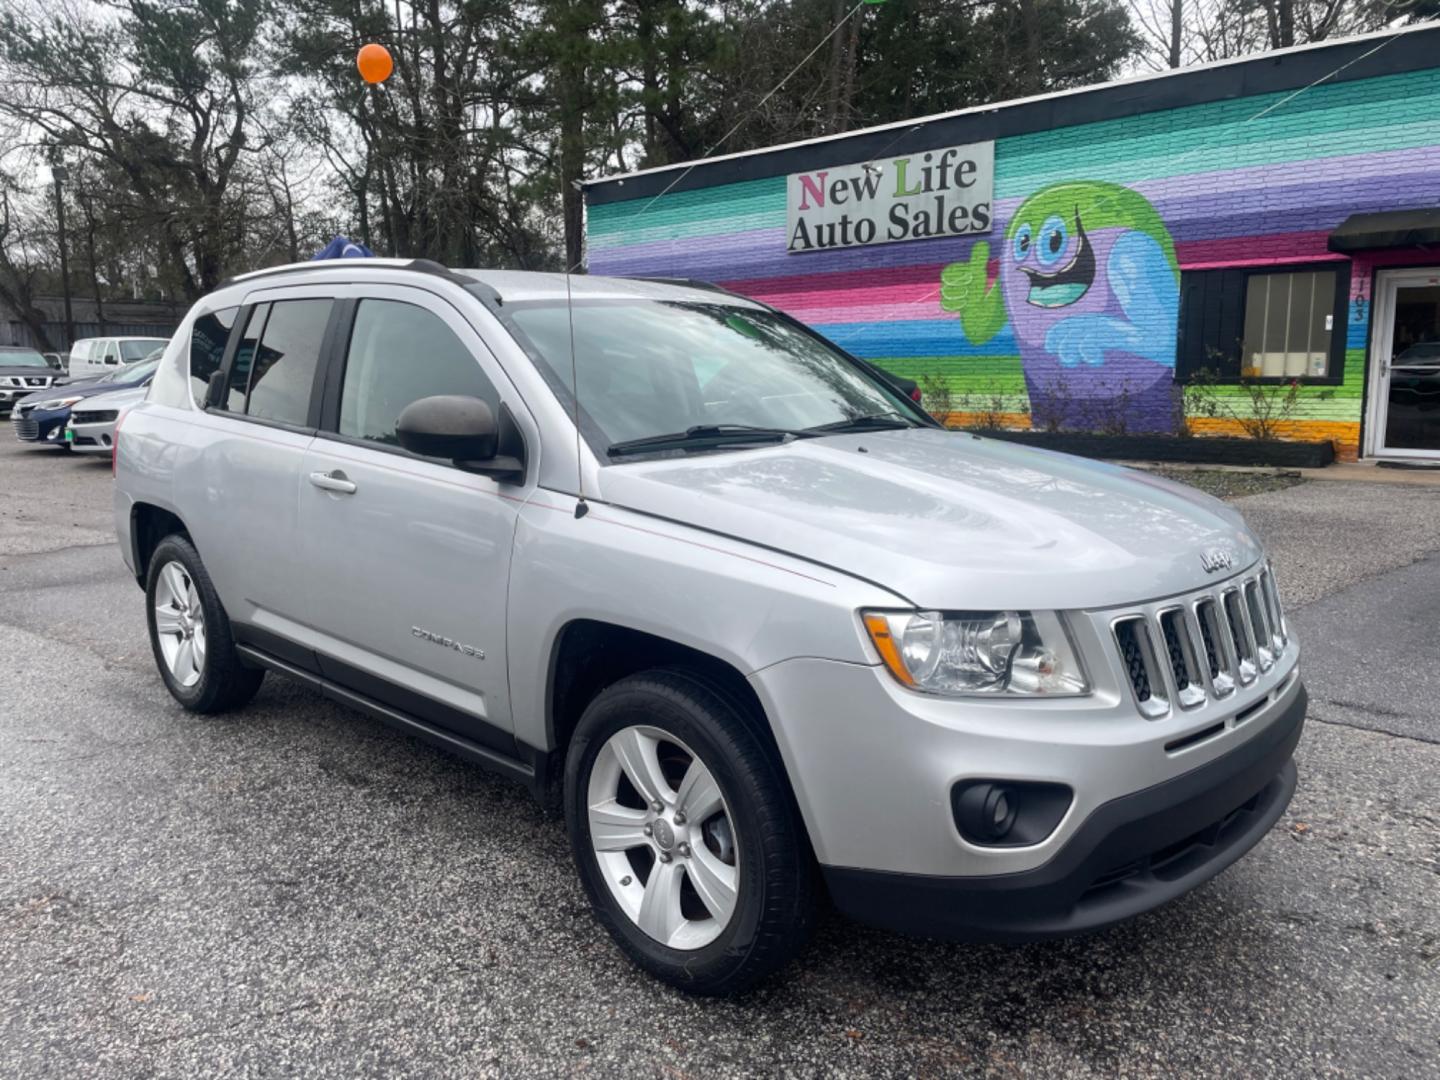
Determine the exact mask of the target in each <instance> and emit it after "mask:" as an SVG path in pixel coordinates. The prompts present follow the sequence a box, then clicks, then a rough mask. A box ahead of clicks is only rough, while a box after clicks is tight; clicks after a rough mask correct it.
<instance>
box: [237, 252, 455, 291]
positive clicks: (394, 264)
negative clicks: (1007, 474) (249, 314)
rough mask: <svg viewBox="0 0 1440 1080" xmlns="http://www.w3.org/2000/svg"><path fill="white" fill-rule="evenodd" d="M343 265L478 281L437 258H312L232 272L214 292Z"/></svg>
mask: <svg viewBox="0 0 1440 1080" xmlns="http://www.w3.org/2000/svg"><path fill="white" fill-rule="evenodd" d="M340 267H344V268H345V269H347V270H354V269H360V268H365V269H370V270H410V271H412V272H414V273H417V274H429V275H431V276H432V277H438V278H443V279H444V280H446V281H448V282H450V283H451V284H453V285H461V286H468V285H473V284H474V283H475V281H474V279H473V278H467V277H463V276H462V275H460V274H457V273H456V272H455V271H454V270H451V269H450V268H449V267H448V266H446V265H444V264H443V263H438V262H436V261H435V260H434V259H410V260H408V261H404V262H402V261H400V260H398V259H376V258H364V259H322V260H320V261H318V262H316V261H313V260H312V261H310V262H298V263H285V264H284V265H283V266H269V267H266V268H265V269H263V270H250V271H247V272H246V273H243V274H233V275H231V276H230V277H227V278H226V279H225V280H224V281H222V282H220V284H219V285H216V286H215V288H214V290H212V291H215V292H218V291H219V290H220V289H224V288H228V287H229V286H231V285H235V284H238V283H239V282H242V281H254V280H255V279H256V278H262V277H272V276H274V275H276V274H288V273H292V272H294V271H296V270H329V269H338V268H340Z"/></svg>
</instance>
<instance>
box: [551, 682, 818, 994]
mask: <svg viewBox="0 0 1440 1080" xmlns="http://www.w3.org/2000/svg"><path fill="white" fill-rule="evenodd" d="M748 720H749V718H748V717H747V716H746V715H745V713H744V705H743V704H742V703H740V702H739V701H738V700H736V699H734V698H733V697H732V696H731V695H729V694H728V693H727V692H726V691H725V690H724V688H723V687H721V686H719V685H717V684H714V683H711V682H709V681H707V680H705V679H703V678H701V677H699V676H696V675H693V674H691V673H688V672H684V671H675V670H657V671H650V672H644V673H642V674H639V675H633V676H630V677H629V678H626V679H622V680H621V681H619V682H617V683H616V684H614V685H613V686H611V687H609V688H608V689H606V690H604V691H603V692H602V693H600V694H599V695H598V696H597V697H596V698H595V700H594V701H592V702H591V703H590V705H589V707H588V708H587V709H586V710H585V714H584V716H582V717H581V720H580V723H579V725H578V727H577V728H576V732H575V736H574V738H573V739H572V740H571V743H570V749H569V752H568V754H567V759H566V771H565V805H566V820H567V824H568V826H569V831H570V839H571V844H572V846H573V848H574V852H575V859H576V863H577V865H578V867H579V871H580V877H581V880H582V881H583V882H584V885H585V888H586V891H587V893H588V894H589V896H590V900H591V902H592V904H593V905H594V907H595V910H596V912H597V914H598V916H599V919H600V921H601V922H602V923H603V924H604V925H605V927H606V929H608V930H609V931H610V933H611V935H612V936H613V937H614V938H615V940H616V941H617V942H618V943H619V945H620V947H621V948H622V949H623V950H624V951H625V952H626V953H627V954H628V955H629V956H630V957H631V959H632V960H634V961H635V962H636V963H637V964H639V965H640V966H641V967H642V968H645V969H646V970H647V971H650V972H651V973H653V974H655V975H657V976H659V977H660V978H661V979H663V980H665V981H666V982H668V983H671V984H672V985H674V986H677V987H679V988H681V989H684V990H689V991H691V992H694V993H702V994H730V993H737V992H739V991H741V990H744V989H746V988H748V987H750V986H753V985H754V984H755V983H756V982H758V981H759V980H761V979H763V978H765V977H766V976H767V975H769V974H770V973H771V972H773V971H775V970H776V969H777V968H779V967H780V966H781V965H782V964H784V963H785V962H786V961H787V960H789V959H790V957H791V956H793V955H794V953H795V952H796V950H797V949H798V948H799V947H800V945H801V944H802V943H803V942H804V940H805V938H806V937H807V935H808V932H809V929H810V926H811V923H812V921H813V916H814V874H813V868H812V866H811V862H810V852H809V846H808V843H807V842H806V838H805V836H804V831H803V827H802V826H801V823H800V821H799V819H798V815H797V814H796V812H795V809H794V804H793V802H792V800H791V799H790V797H789V793H788V791H787V789H786V787H785V784H784V780H783V779H782V777H781V775H780V772H779V769H778V766H777V763H776V762H775V761H774V759H773V757H772V755H771V754H770V753H769V752H768V751H767V749H766V748H765V746H764V745H763V744H762V742H761V740H760V739H759V738H758V737H757V735H756V733H755V732H754V730H753V729H752V728H751V726H750V724H749V722H748Z"/></svg>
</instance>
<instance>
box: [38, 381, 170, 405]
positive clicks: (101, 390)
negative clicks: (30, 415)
mask: <svg viewBox="0 0 1440 1080" xmlns="http://www.w3.org/2000/svg"><path fill="white" fill-rule="evenodd" d="M125 389H136V388H135V387H125V386H117V385H115V384H114V383H97V382H75V383H56V384H55V385H54V386H51V387H49V388H48V389H46V390H37V391H35V392H34V393H33V394H27V395H25V396H24V397H23V398H21V399H20V402H21V403H23V404H25V405H38V404H40V402H42V401H49V400H50V399H51V398H54V397H78V398H92V397H96V396H98V395H100V394H111V393H115V392H116V391H118V390H125ZM141 389H143V388H141Z"/></svg>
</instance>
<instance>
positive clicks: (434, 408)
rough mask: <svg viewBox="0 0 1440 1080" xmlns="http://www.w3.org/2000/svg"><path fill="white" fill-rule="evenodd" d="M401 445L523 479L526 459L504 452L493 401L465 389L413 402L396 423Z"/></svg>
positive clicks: (514, 479)
mask: <svg viewBox="0 0 1440 1080" xmlns="http://www.w3.org/2000/svg"><path fill="white" fill-rule="evenodd" d="M395 436H396V438H398V439H399V440H400V445H401V446H402V447H404V448H405V449H406V450H409V451H410V452H411V453H412V454H419V455H420V456H421V457H436V458H449V459H450V460H451V461H453V462H454V463H455V466H456V468H460V469H464V470H465V471H466V472H473V473H478V474H479V475H481V476H488V477H490V478H491V479H493V480H504V481H507V482H510V483H522V482H524V479H525V463H524V462H523V461H521V460H520V459H519V458H518V457H513V456H511V455H508V454H501V453H500V443H501V438H500V424H499V423H498V422H497V421H496V418H495V414H494V412H493V411H491V409H490V406H489V404H488V403H486V402H484V401H482V400H480V399H479V398H477V397H466V396H464V395H460V394H437V395H436V396H434V397H426V398H420V399H419V400H418V401H412V402H411V403H410V404H409V405H407V406H405V409H404V411H403V412H401V414H400V419H399V420H397V421H396V422H395Z"/></svg>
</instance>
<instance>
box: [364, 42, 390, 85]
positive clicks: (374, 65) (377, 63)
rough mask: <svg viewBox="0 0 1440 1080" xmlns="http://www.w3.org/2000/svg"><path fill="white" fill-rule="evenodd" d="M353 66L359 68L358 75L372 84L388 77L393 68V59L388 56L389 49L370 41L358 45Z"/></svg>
mask: <svg viewBox="0 0 1440 1080" xmlns="http://www.w3.org/2000/svg"><path fill="white" fill-rule="evenodd" d="M355 66H356V67H357V68H359V69H360V77H361V78H362V79H364V80H365V81H366V82H367V83H371V84H372V85H373V84H375V83H382V82H384V81H385V80H386V79H388V78H389V77H390V73H391V72H392V71H394V70H395V61H394V60H392V59H391V58H390V50H389V49H387V48H385V46H384V45H376V44H375V43H374V42H371V43H370V44H369V45H362V46H361V47H360V54H359V55H358V56H356V57H355Z"/></svg>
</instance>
